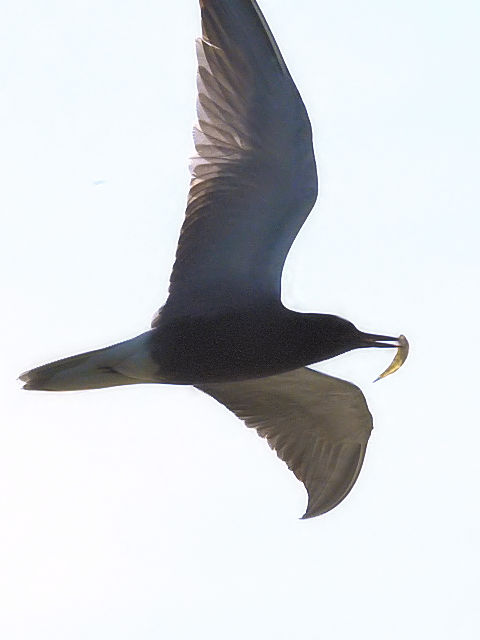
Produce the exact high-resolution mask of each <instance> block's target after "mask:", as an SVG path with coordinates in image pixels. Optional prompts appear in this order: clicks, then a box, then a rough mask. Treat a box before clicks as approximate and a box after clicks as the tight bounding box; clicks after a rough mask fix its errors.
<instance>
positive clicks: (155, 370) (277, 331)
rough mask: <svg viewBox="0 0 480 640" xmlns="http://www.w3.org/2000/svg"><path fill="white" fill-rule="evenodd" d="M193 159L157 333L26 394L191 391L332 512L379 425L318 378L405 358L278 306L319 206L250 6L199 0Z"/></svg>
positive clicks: (303, 129)
mask: <svg viewBox="0 0 480 640" xmlns="http://www.w3.org/2000/svg"><path fill="white" fill-rule="evenodd" d="M200 8H201V22H202V37H201V38H199V39H198V40H197V57H198V74H197V87H198V99H197V115H198V122H197V125H196V126H195V129H194V142H195V148H196V155H195V157H194V158H193V161H192V165H191V174H192V177H191V183H190V190H189V194H188V201H187V208H186V214H185V220H184V223H183V226H182V229H181V232H180V238H179V241H178V248H177V253H176V257H175V262H174V265H173V270H172V274H171V278H170V288H169V293H168V298H167V300H166V302H165V304H164V305H163V307H161V308H160V309H159V311H158V312H157V313H156V314H155V316H154V319H153V321H152V325H151V329H150V330H149V331H146V332H145V333H142V334H141V335H139V336H137V337H135V338H132V339H130V340H126V341H125V342H121V343H119V344H114V345H111V346H108V347H105V348H103V349H98V350H96V351H89V352H87V353H82V354H79V355H74V356H71V357H69V358H64V359H62V360H58V361H56V362H52V363H49V364H45V365H43V366H40V367H37V368H35V369H32V370H30V371H27V372H26V373H24V374H22V375H21V377H20V379H21V380H22V381H23V382H24V383H25V384H24V388H25V389H39V390H45V391H68V390H79V389H97V388H103V387H111V386H117V385H124V384H141V383H164V384H182V385H193V386H195V387H197V389H200V390H201V391H203V392H204V393H206V394H208V395H210V396H212V397H213V398H215V400H217V401H218V402H220V403H222V404H223V405H225V406H226V407H227V408H228V409H230V411H232V412H233V413H234V414H235V415H236V416H238V417H239V418H240V419H241V420H243V421H244V422H245V423H246V425H247V426H249V427H253V428H255V429H256V430H257V432H258V434H259V435H260V436H261V437H263V438H266V440H267V442H268V444H269V445H270V447H271V448H272V449H274V450H275V451H276V453H277V455H278V456H279V458H281V459H282V460H283V461H284V462H286V464H287V465H288V467H289V468H290V469H291V470H292V471H293V473H294V474H295V475H296V477H297V478H298V479H299V480H301V481H302V482H303V483H304V485H305V488H306V490H307V493H308V506H307V510H306V512H305V514H304V516H303V517H304V518H310V517H312V516H317V515H319V514H322V513H325V512H326V511H329V510H330V509H332V508H333V507H335V506H336V505H337V504H338V503H339V502H340V501H341V500H343V498H344V497H345V496H346V495H347V494H348V492H349V491H350V489H351V488H352V486H353V485H354V483H355V481H356V479H357V477H358V474H359V472H360V469H361V466H362V463H363V459H364V456H365V450H366V446H367V441H368V438H369V436H370V431H371V429H372V417H371V415H370V412H369V410H368V408H367V404H366V402H365V398H364V396H363V394H362V392H361V391H360V389H358V388H357V387H356V386H355V385H353V384H351V383H350V382H346V381H344V380H340V379H338V378H334V377H331V376H327V375H325V374H322V373H319V372H317V371H314V370H313V369H310V368H309V367H308V365H312V364H314V363H317V362H320V361H322V360H327V359H329V358H333V357H334V356H337V355H339V354H341V353H345V352H347V351H350V350H352V349H361V348H366V347H397V355H396V357H395V360H394V363H392V365H391V367H389V369H387V371H386V372H385V374H383V375H386V374H388V373H391V372H392V371H393V370H395V369H397V368H399V366H401V364H402V362H403V360H404V359H405V357H406V353H407V350H408V343H407V342H406V339H404V338H403V336H401V337H400V338H395V337H392V336H387V335H378V334H370V333H364V332H363V331H360V330H358V329H357V328H356V327H355V326H354V325H353V324H352V323H351V322H349V321H348V320H345V319H343V318H340V317H337V316H333V315H326V314H316V313H298V312H295V311H291V310H290V309H287V308H286V307H284V306H283V304H282V302H281V276H282V270H283V265H284V263H285V259H286V257H287V254H288V251H289V249H290V247H291V245H292V243H293V241H294V239H295V237H296V235H297V234H298V232H299V230H300V228H301V227H302V225H303V223H304V222H305V220H306V218H307V216H308V214H309V213H310V211H311V209H312V207H313V205H314V203H315V200H316V198H317V171H316V166H315V158H314V153H313V148H312V132H311V126H310V121H309V119H308V115H307V112H306V110H305V106H304V104H303V102H302V99H301V97H300V95H299V93H298V90H297V88H296V86H295V84H294V82H293V80H292V78H291V76H290V73H289V72H288V69H287V67H286V65H285V62H284V60H283V58H282V55H281V53H280V50H279V48H278V46H277V44H276V42H275V40H274V38H273V35H272V33H271V31H270V29H269V27H268V25H267V23H266V21H265V18H264V17H263V15H262V13H261V11H260V8H259V6H258V4H257V2H255V0H200Z"/></svg>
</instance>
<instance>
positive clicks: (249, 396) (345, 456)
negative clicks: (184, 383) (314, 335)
mask: <svg viewBox="0 0 480 640" xmlns="http://www.w3.org/2000/svg"><path fill="white" fill-rule="evenodd" d="M196 386H197V388H198V389H200V390H201V391H204V392H205V393H208V394H209V395H210V396H212V397H213V398H215V400H218V402H220V403H221V404H224V405H225V406H226V407H227V408H228V409H230V411H233V413H234V414H235V415H236V416H237V417H238V418H240V419H241V420H244V422H245V424H246V425H247V427H254V428H255V429H256V430H257V432H258V435H260V436H261V437H262V438H266V439H267V441H268V444H269V445H270V447H271V448H272V449H274V450H275V451H276V453H277V455H278V457H279V458H280V459H281V460H283V461H284V462H286V464H287V465H288V467H289V469H291V471H293V473H294V474H295V475H296V476H297V478H298V479H299V480H301V482H303V484H304V485H305V488H306V489H307V493H308V507H307V511H306V513H305V515H304V516H303V518H312V517H313V516H318V515H320V514H322V513H325V512H327V511H329V510H330V509H333V508H334V507H335V506H336V505H337V504H338V503H339V502H341V501H342V500H343V499H344V498H345V496H346V495H347V494H348V493H349V491H350V489H351V488H352V487H353V485H354V484H355V481H356V479H357V477H358V474H359V473H360V469H361V467H362V463H363V459H364V457H365V451H366V447H367V442H368V438H369V436H370V432H371V430H372V416H371V415H370V412H369V410H368V407H367V403H366V402H365V398H364V396H363V394H362V392H361V391H360V389H359V388H358V387H356V386H355V385H353V384H351V383H350V382H346V381H345V380H340V379H338V378H333V377H331V376H327V375H325V374H322V373H318V372H317V371H313V370H312V369H308V368H303V369H296V370H295V371H290V372H288V373H282V374H280V375H276V376H270V377H268V378H257V379H254V380H245V381H242V382H228V383H214V384H203V385H196Z"/></svg>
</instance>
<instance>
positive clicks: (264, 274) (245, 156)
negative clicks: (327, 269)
mask: <svg viewBox="0 0 480 640" xmlns="http://www.w3.org/2000/svg"><path fill="white" fill-rule="evenodd" d="M200 5H201V12H202V33H203V37H202V38H201V39H199V40H198V41H197V54H198V77H197V85H198V101H197V113H198V124H197V126H196V127H195V130H194V141H195V147H196V151H197V155H196V156H195V157H194V158H193V161H192V165H191V171H192V180H191V185H190V192H189V195H188V203H187V209H186V217H185V221H184V224H183V227H182V230H181V233H180V239H179V243H178V248H177V255H176V260H175V264H174V267H173V271H172V275H171V280H170V292H169V298H168V300H167V303H166V305H165V307H164V310H163V313H164V314H167V313H171V314H173V315H175V316H178V315H184V314H188V315H195V314H205V313H210V312H218V311H220V310H231V309H233V308H245V307H246V306H247V307H250V306H253V305H257V304H258V303H259V302H262V303H263V304H265V303H269V302H271V301H274V302H278V301H279V300H280V281H281V273H282V268H283V264H284V262H285V258H286V256H287V253H288V251H289V249H290V246H291V244H292V242H293V240H294V239H295V236H296V235H297V233H298V231H299V229H300V227H301V226H302V224H303V222H304V221H305V219H306V218H307V216H308V214H309V212H310V210H311V208H312V206H313V204H314V202H315V199H316V196H317V174H316V168H315V159H314V155H313V149H312V136H311V127H310V122H309V120H308V116H307V113H306V110H305V107H304V105H303V102H302V100H301V98H300V95H299V93H298V91H297V89H296V87H295V85H294V83H293V81H292V79H291V77H290V74H289V73H288V70H287V68H286V66H285V63H284V61H283V59H282V56H281V54H280V51H279V49H278V47H277V45H276V43H275V40H274V39H273V36H272V34H271V33H270V30H269V28H268V25H267V24H266V22H265V19H264V17H263V15H262V14H261V12H260V9H259V8H258V5H257V3H256V2H255V1H253V0H200Z"/></svg>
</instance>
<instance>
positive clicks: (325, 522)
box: [0, 0, 480, 640]
mask: <svg viewBox="0 0 480 640" xmlns="http://www.w3.org/2000/svg"><path fill="white" fill-rule="evenodd" d="M261 6H262V9H263V10H264V13H265V16H266V18H267V20H268V21H269V24H270V26H271V28H272V30H273V32H274V34H275V36H276V38H277V41H278V44H279V46H280V48H281V49H282V52H283V54H284V57H285V59H286V62H287V64H288V65H289V68H290V70H291V72H292V75H293V77H294V79H295V80H296V82H297V85H298V87H299V89H300V91H301V93H302V95H303V98H304V101H305V103H306V105H307V108H308V110H309V113H310V117H311V120H312V124H313V129H314V136H315V149H316V153H317V160H318V166H319V173H320V179H321V196H320V198H319V201H318V203H317V205H316V207H315V209H314V211H313V212H312V214H311V216H310V218H309V220H308V221H307V223H306V224H305V227H304V229H303V231H302V233H301V234H300V236H299V237H298V239H297V241H296V243H295V245H294V248H293V250H292V252H291V254H290V256H289V258H288V261H287V265H286V270H285V275H284V302H285V303H286V304H287V305H288V306H290V307H292V308H295V309H299V310H310V311H322V312H330V313H337V314H339V315H342V316H345V317H347V318H349V319H350V320H352V321H353V322H355V324H356V325H357V326H358V327H359V328H360V329H363V330H366V331H372V332H380V333H390V334H398V333H405V334H406V335H407V336H408V338H409V340H410V342H411V355H410V358H409V360H408V361H407V363H406V365H405V366H404V368H403V369H402V370H401V371H400V372H399V373H397V374H395V375H394V376H391V377H390V378H388V379H386V380H385V381H382V382H379V383H377V384H375V385H372V383H371V381H372V380H373V378H375V377H376V376H377V375H378V373H379V372H380V371H382V370H383V369H384V368H385V367H386V366H387V364H388V362H389V359H390V356H391V353H390V352H388V353H387V352H385V351H382V350H376V351H375V350H371V351H359V352H356V353H351V354H348V355H345V356H342V357H339V358H337V359H336V360H334V361H332V362H329V363H325V364H324V366H322V367H321V370H322V371H326V372H330V373H334V374H335V375H339V376H341V377H344V378H346V379H349V380H352V381H354V382H356V383H357V384H359V385H360V386H361V387H362V389H363V390H364V392H365V395H366V396H367V399H368V401H369V405H370V409H371V411H372V413H373V415H374V419H375V430H374V432H373V435H372V438H371V441H370V445H369V449H368V452H367V457H366V460H365V465H364V468H363V471H362V473H361V475H360V478H359V481H358V483H357V485H356V486H355V488H354V490H353V491H352V493H351V494H350V496H349V497H348V498H347V499H346V500H345V501H344V502H343V503H342V504H341V505H340V506H339V507H338V508H336V509H335V510H334V511H332V512H331V513H329V514H327V515H325V516H322V517H319V518H315V519H313V520H310V521H300V520H298V516H300V515H301V514H302V513H303V511H304V508H305V504H306V496H305V492H304V489H303V487H302V485H301V484H299V483H298V482H297V481H296V479H295V478H294V476H293V475H292V474H291V473H290V472H289V471H288V470H287V468H286V467H285V466H284V465H283V464H282V463H281V462H279V461H278V460H277V459H276V457H275V455H274V454H273V453H272V452H271V451H270V450H269V448H268V447H267V446H266V444H265V442H264V441H262V440H260V439H259V438H258V437H257V436H256V435H255V433H253V432H251V431H249V430H247V429H246V428H245V427H244V426H242V424H241V423H240V422H239V421H238V420H236V419H235V418H234V417H233V415H230V414H229V413H228V412H227V411H226V410H225V409H224V408H222V407H221V406H220V405H217V404H216V403H215V402H214V401H213V400H211V399H209V398H208V397H206V396H203V395H201V394H200V393H199V392H197V391H195V390H193V389H191V388H173V387H166V386H164V387H161V386H155V385H144V386H138V387H123V388H114V389H108V390H102V391H92V392H75V393H64V394H47V393H41V392H30V393H27V392H25V391H21V390H20V385H19V383H18V382H16V377H17V375H18V374H19V373H20V372H21V371H22V370H24V369H27V368H30V367H32V366H35V365H38V364H41V363H43V362H46V361H49V360H53V359H56V358H59V357H62V356H66V355H69V354H71V353H75V352H78V351H83V350H87V349H92V348H95V347H101V346H103V345H106V344H109V343H112V342H116V341H119V340H122V339H125V338H128V337H131V336H133V335H135V334H137V333H140V332H142V331H144V330H146V329H147V328H148V326H149V322H150V318H151V316H152V315H153V312H154V311H155V309H156V308H157V307H158V306H160V305H161V304H162V303H163V301H164V299H165V296H166V291H167V286H168V277H169V272H170V268H171V264H172V260H173V256H174V252H175V246H176V238H177V234H178V230H179V227H180V225H181V222H182V218H183V210H184V204H185V200H186V193H187V188H188V180H189V177H188V170H187V166H188V160H187V159H188V156H189V155H191V154H192V142H191V127H192V124H193V121H194V102H195V57H194V37H195V36H196V35H198V33H199V10H198V3H197V2H196V1H195V0H176V1H175V2H165V1H162V0H157V1H153V0H150V1H148V0H136V1H135V2H125V1H119V0H116V1H115V2H114V1H113V0H110V1H109V0H95V1H94V0H91V1H87V0H84V1H79V2H73V1H71V0H68V1H63V2H55V1H53V0H43V1H42V2H34V1H33V0H30V1H29V0H23V1H22V0H16V1H13V0H5V1H4V3H3V4H2V11H1V13H2V18H1V25H0V49H1V55H0V122H1V128H2V133H1V138H2V142H1V148H0V154H1V155H0V175H1V179H0V182H1V185H2V186H1V189H0V199H1V203H0V205H1V211H2V215H3V223H2V233H1V238H0V243H1V247H0V253H1V260H2V265H1V275H2V280H3V281H4V282H3V294H2V296H3V303H4V304H3V314H2V318H1V321H2V327H1V338H2V343H1V353H2V358H1V381H0V393H1V394H2V398H1V413H2V421H1V431H0V554H1V558H0V632H1V637H2V638H4V639H5V640H17V639H21V640H23V639H25V640H43V639H48V640H60V639H62V640H64V639H65V638H68V639H69V640H77V639H82V640H83V639H87V638H88V639H89V640H97V639H98V640H100V639H101V640H105V639H107V638H115V639H116V640H124V639H131V638H135V639H137V638H138V639H141V640H144V639H145V640H150V639H154V638H155V639H157V638H168V639H169V640H170V639H171V640H177V639H181V640H184V639H185V640H186V639H189V640H190V639H192V638H209V639H213V640H220V639H222V640H223V639H225V638H228V639H229V640H237V639H238V640H243V639H245V638H253V639H254V640H256V639H257V638H258V639H262V640H270V639H275V640H276V639H279V640H280V639H282V640H291V639H293V638H303V639H305V640H316V639H317V638H318V639H320V638H321V639H324V638H328V639H343V638H351V637H352V636H353V635H355V637H357V638H368V639H369V640H383V639H385V638H388V639H397V638H398V639H402V640H403V639H404V638H414V639H416V638H419V639H420V638H421V639H424V638H436V639H441V638H442V639H443V638H445V639H450V638H458V639H462V640H463V639H473V638H478V637H480V620H479V616H480V614H479V610H478V593H479V586H480V585H479V553H478V541H479V534H480V518H479V501H478V488H479V482H480V471H479V469H478V450H479V443H480V441H479V435H478V428H479V419H478V410H477V407H478V402H477V395H478V373H477V369H478V346H477V345H478V340H479V326H478V313H479V304H478V288H479V287H478V283H479V275H480V274H479V271H480V269H479V264H480V260H479V258H478V250H479V249H478V244H479V243H478V238H479V231H480V226H479V222H478V211H479V197H478V193H479V186H478V184H479V178H478V171H479V162H480V153H479V149H480V145H479V138H480V136H479V125H478V120H479V116H478V114H479V113H480V93H479V89H478V66H479V53H480V46H479V44H478V32H479V18H480V5H479V4H478V2H476V0H472V1H470V2H469V1H467V0H457V1H456V2H453V1H452V2H448V1H439V0H437V1H435V2H434V1H433V0H432V1H427V0H415V1H414V0H403V2H396V1H393V0H365V1H358V0H335V2H333V1H326V0H295V2H294V1H293V0H289V1H286V0H263V2H262V3H261Z"/></svg>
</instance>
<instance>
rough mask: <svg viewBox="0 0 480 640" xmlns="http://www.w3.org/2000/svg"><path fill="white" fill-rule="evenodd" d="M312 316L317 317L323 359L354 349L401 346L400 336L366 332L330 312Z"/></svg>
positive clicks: (318, 337) (319, 343) (317, 329)
mask: <svg viewBox="0 0 480 640" xmlns="http://www.w3.org/2000/svg"><path fill="white" fill-rule="evenodd" d="M309 315H310V314H309ZM311 317H312V319H313V318H314V319H315V320H314V322H315V325H316V327H315V329H316V336H317V345H318V347H319V348H320V351H321V353H320V356H321V359H322V360H326V359H328V358H333V357H334V356H338V355H340V354H341V353H346V352H347V351H351V350H352V349H363V348H365V347H398V346H399V342H398V338H395V337H393V336H384V335H379V334H376V333H364V332H363V331H359V330H358V329H357V327H356V326H355V325H354V324H353V323H352V322H350V321H349V320H345V318H340V317H338V316H332V315H328V314H311Z"/></svg>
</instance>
